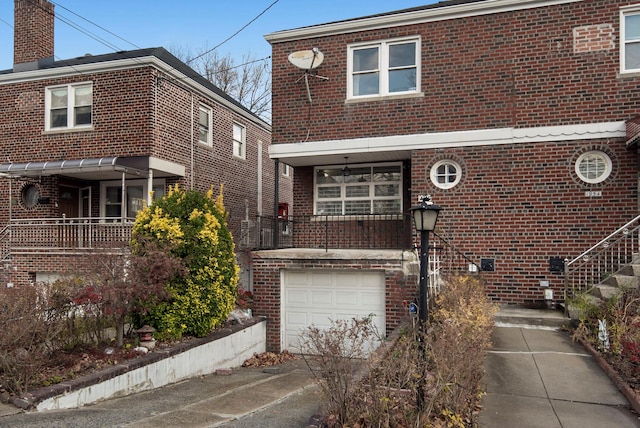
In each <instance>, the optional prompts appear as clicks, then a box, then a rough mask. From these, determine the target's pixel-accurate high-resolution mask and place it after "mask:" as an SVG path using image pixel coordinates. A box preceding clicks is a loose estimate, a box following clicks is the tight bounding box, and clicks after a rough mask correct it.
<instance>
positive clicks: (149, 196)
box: [147, 168, 153, 206]
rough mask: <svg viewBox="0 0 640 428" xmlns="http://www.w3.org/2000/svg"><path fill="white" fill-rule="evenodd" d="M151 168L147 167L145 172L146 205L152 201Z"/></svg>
mask: <svg viewBox="0 0 640 428" xmlns="http://www.w3.org/2000/svg"><path fill="white" fill-rule="evenodd" d="M152 195H153V170H152V169H151V168H149V172H148V174H147V206H150V205H151V203H152V202H153V197H152Z"/></svg>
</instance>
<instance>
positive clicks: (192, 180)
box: [190, 92, 195, 190]
mask: <svg viewBox="0 0 640 428" xmlns="http://www.w3.org/2000/svg"><path fill="white" fill-rule="evenodd" d="M193 120H194V117H193V92H191V123H190V125H191V126H190V128H191V190H193V183H194V179H193V173H194V170H195V168H194V167H193V158H194V153H193V152H194V150H195V148H194V147H193V138H194V135H193Z"/></svg>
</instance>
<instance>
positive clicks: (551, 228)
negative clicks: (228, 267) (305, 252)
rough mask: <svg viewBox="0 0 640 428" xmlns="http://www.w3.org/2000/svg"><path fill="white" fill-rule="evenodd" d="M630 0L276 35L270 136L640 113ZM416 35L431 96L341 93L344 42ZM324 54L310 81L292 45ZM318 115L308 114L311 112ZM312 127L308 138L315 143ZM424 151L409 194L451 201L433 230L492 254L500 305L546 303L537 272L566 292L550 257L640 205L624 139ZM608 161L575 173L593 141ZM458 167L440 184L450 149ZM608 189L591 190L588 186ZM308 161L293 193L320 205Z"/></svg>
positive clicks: (463, 247)
mask: <svg viewBox="0 0 640 428" xmlns="http://www.w3.org/2000/svg"><path fill="white" fill-rule="evenodd" d="M634 3H636V2H632V1H615V0H607V1H601V0H591V1H589V0H585V1H580V2H573V3H567V4H562V5H554V6H550V7H540V8H534V9H526V10H521V11H514V12H503V13H497V14H491V15H482V16H475V17H466V18H461V19H452V20H446V21H440V22H431V23H427V24H420V25H410V26H404V27H397V28H389V29H380V30H372V31H364V32H355V33H346V34H342V35H335V36H333V35H332V36H326V37H320V38H315V39H306V40H305V39H300V40H297V41H291V42H282V43H275V44H273V54H272V57H273V141H274V143H278V144H279V143H300V142H302V141H309V142H313V141H324V140H342V139H351V138H365V137H384V136H394V135H404V134H423V133H432V132H433V133H435V132H450V131H467V130H481V129H495V128H505V127H510V128H516V129H517V128H528V127H541V126H560V125H576V124H583V123H599V122H617V121H625V120H628V119H630V118H632V117H635V116H636V115H637V114H638V111H639V110H640V109H639V107H640V97H638V93H639V89H640V76H637V75H626V76H620V75H619V74H618V72H619V67H620V65H619V48H618V42H619V37H620V35H619V20H620V15H619V13H620V12H619V8H620V7H621V6H625V5H630V4H634ZM415 35H419V36H420V37H421V46H422V70H421V76H420V78H421V87H422V91H423V92H424V96H417V97H398V98H397V99H386V100H374V101H358V102H345V101H346V97H347V94H346V90H347V84H346V81H347V75H346V71H347V65H346V64H347V46H348V44H350V43H355V42H363V41H377V40H386V39H391V38H395V37H403V36H415ZM312 47H317V48H319V49H320V50H321V51H322V52H323V53H324V62H323V64H322V65H321V66H320V67H318V69H317V72H318V74H319V75H322V76H326V77H328V78H329V80H327V81H324V80H318V79H313V78H312V79H310V87H311V93H312V97H313V105H312V106H311V110H310V114H309V110H308V100H307V93H306V88H305V86H304V82H302V81H300V80H299V77H300V74H301V71H300V70H298V69H296V68H295V67H294V66H292V65H291V64H290V63H289V62H288V60H287V55H288V54H289V53H291V52H294V51H297V50H303V49H310V48H312ZM309 117H311V121H310V123H309V119H308V118H309ZM307 132H309V138H308V140H307ZM558 140H559V141H556V142H537V143H529V144H515V143H514V144H510V145H484V146H476V147H459V148H448V149H439V150H435V149H434V150H416V151H414V152H413V154H412V157H411V166H410V171H411V178H410V179H407V180H406V181H405V184H404V185H405V188H407V189H410V196H409V197H407V198H405V212H406V209H407V208H408V206H406V205H407V203H409V205H412V204H413V203H414V202H415V201H416V197H417V196H418V195H420V194H431V195H432V196H433V198H434V200H435V202H436V203H438V204H440V205H442V206H443V208H444V210H443V211H442V213H441V218H440V220H439V225H438V233H439V234H441V235H442V236H443V237H444V238H445V239H447V240H448V241H449V242H450V243H451V244H453V245H454V246H455V247H456V248H458V249H459V250H460V251H462V252H464V253H465V254H466V255H467V256H468V257H470V258H471V259H472V260H473V261H474V262H476V263H478V264H479V263H480V258H495V261H496V263H495V265H496V271H495V272H490V273H486V274H485V277H486V278H487V284H488V285H487V293H488V294H489V295H490V296H491V297H492V298H493V299H494V300H496V301H500V302H503V303H520V304H531V305H534V304H540V303H541V301H542V300H543V298H544V297H543V296H544V294H543V289H542V288H541V286H540V281H549V283H550V286H551V288H552V289H553V290H554V297H555V299H556V300H558V299H560V300H561V299H562V278H561V276H559V275H558V274H552V273H550V271H549V258H550V257H562V258H565V257H568V258H571V257H575V256H577V255H579V254H580V253H581V252H582V251H584V250H586V249H588V248H589V247H590V246H591V245H593V244H595V243H596V242H598V241H599V240H600V239H602V238H604V237H605V236H606V235H608V234H609V233H611V232H613V231H614V230H616V229H617V228H618V227H620V226H622V225H623V224H625V223H626V222H627V221H628V220H630V219H631V218H633V217H635V216H636V215H637V213H638V195H637V170H638V160H637V154H636V149H635V147H632V148H630V149H627V148H626V146H625V141H624V139H623V138H621V139H610V140H606V141H597V140H584V141H562V137H561V136H559V137H558ZM591 149H594V150H603V151H605V152H606V153H608V154H609V156H610V157H611V159H612V161H613V172H612V175H611V177H610V178H609V179H607V180H606V181H605V182H604V183H600V184H597V185H587V184H585V183H583V182H582V181H580V180H579V179H578V178H577V177H576V175H575V172H574V166H575V161H576V159H577V157H578V156H579V155H580V154H581V153H584V152H585V151H586V150H591ZM446 158H449V159H453V160H456V161H457V162H459V163H460V164H461V165H462V168H463V178H462V181H461V182H460V184H458V185H457V186H456V187H454V188H453V189H450V190H441V189H438V188H436V187H435V186H433V185H432V183H431V180H430V177H429V171H430V168H431V166H432V165H433V164H434V163H435V162H436V161H438V160H441V159H446ZM588 191H598V192H601V196H599V197H588V196H586V193H585V192H588ZM311 195H313V168H312V167H304V168H298V170H297V171H296V176H295V183H294V200H295V204H296V207H297V208H298V210H299V211H300V210H303V212H305V213H311V212H312V211H313V200H312V197H311Z"/></svg>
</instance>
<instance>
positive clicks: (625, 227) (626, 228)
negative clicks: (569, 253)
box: [565, 215, 640, 267]
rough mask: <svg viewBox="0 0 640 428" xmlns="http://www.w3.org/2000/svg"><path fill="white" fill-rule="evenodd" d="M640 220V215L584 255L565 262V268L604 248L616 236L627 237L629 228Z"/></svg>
mask: <svg viewBox="0 0 640 428" xmlns="http://www.w3.org/2000/svg"><path fill="white" fill-rule="evenodd" d="M639 220H640V215H638V216H636V217H635V218H634V219H633V220H631V221H629V222H628V223H627V224H625V225H624V226H622V227H620V228H619V229H618V230H616V231H615V232H613V233H611V234H610V235H609V236H607V237H606V238H604V239H602V240H601V241H600V242H598V243H597V244H595V245H594V246H592V247H591V248H589V249H588V250H587V251H585V252H583V253H582V254H580V255H579V256H578V257H576V258H574V259H573V260H567V261H565V267H568V266H570V265H572V264H574V263H575V262H577V261H578V260H580V259H581V258H583V257H584V256H587V255H589V253H591V252H593V251H595V250H597V249H598V248H599V247H600V246H602V245H603V244H606V243H607V242H608V241H609V240H611V239H612V238H613V237H615V236H616V235H618V234H620V233H622V234H623V236H626V235H627V234H628V233H629V232H628V231H629V227H630V226H631V225H632V224H633V223H634V222H636V221H639Z"/></svg>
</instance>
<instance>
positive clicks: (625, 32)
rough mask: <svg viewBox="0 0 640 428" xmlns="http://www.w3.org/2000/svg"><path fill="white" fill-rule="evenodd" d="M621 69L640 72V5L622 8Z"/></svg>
mask: <svg viewBox="0 0 640 428" xmlns="http://www.w3.org/2000/svg"><path fill="white" fill-rule="evenodd" d="M620 71H621V72H622V73H628V72H640V6H637V5H636V6H634V7H630V8H623V9H621V10H620Z"/></svg>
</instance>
